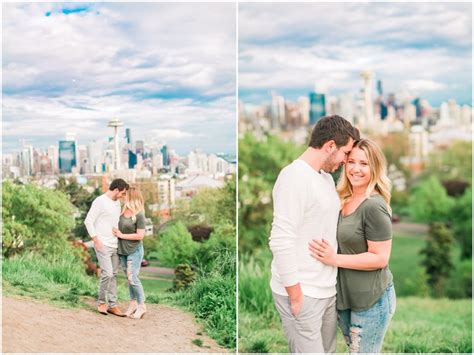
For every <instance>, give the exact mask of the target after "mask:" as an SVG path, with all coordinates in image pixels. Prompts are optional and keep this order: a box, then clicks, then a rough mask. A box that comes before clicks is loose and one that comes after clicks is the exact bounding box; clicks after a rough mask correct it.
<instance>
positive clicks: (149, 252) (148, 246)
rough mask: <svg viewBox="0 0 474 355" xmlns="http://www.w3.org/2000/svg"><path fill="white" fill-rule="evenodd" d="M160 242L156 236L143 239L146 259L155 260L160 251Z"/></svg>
mask: <svg viewBox="0 0 474 355" xmlns="http://www.w3.org/2000/svg"><path fill="white" fill-rule="evenodd" d="M158 245H159V243H158V240H157V239H156V238H155V237H154V236H149V235H147V236H146V237H144V238H143V250H144V251H145V254H144V256H143V257H144V259H146V260H150V259H153V258H154V256H155V255H156V252H157V250H158Z"/></svg>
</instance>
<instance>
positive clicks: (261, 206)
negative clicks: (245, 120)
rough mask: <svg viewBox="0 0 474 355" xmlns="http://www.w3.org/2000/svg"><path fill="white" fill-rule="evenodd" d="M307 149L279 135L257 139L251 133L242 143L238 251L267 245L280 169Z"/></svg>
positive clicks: (240, 152)
mask: <svg viewBox="0 0 474 355" xmlns="http://www.w3.org/2000/svg"><path fill="white" fill-rule="evenodd" d="M304 150H305V147H304V146H300V145H297V144H295V143H293V142H285V141H283V140H282V139H280V138H278V137H276V136H265V137H264V139H263V140H257V138H255V137H254V136H253V135H252V134H251V133H247V134H245V136H244V137H243V138H242V139H240V141H239V179H240V181H239V250H240V251H252V250H254V249H255V248H256V247H261V246H264V245H266V244H267V241H268V235H269V232H270V225H271V222H272V216H273V211H272V189H273V184H274V183H275V181H276V178H277V176H278V174H279V172H280V170H281V169H282V168H283V167H284V166H285V165H288V164H289V163H291V162H292V161H293V160H294V159H296V158H297V157H298V156H299V155H300V154H301V153H302V152H303V151H304Z"/></svg>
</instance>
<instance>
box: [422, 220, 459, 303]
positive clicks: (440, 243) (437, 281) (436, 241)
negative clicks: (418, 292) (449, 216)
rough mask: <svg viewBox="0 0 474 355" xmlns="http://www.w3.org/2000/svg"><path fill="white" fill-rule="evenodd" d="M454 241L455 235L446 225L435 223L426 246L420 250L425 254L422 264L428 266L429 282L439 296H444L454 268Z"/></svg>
mask: <svg viewBox="0 0 474 355" xmlns="http://www.w3.org/2000/svg"><path fill="white" fill-rule="evenodd" d="M453 242H454V239H453V235H452V233H451V231H450V230H449V229H448V228H447V227H446V225H444V224H443V223H433V224H432V225H431V227H430V233H429V237H428V240H427V242H426V246H425V248H424V249H423V250H421V252H420V253H421V254H423V255H424V259H423V260H422V264H423V265H424V266H425V268H426V273H427V275H428V284H429V285H430V286H431V287H432V289H433V293H434V295H435V296H438V297H440V296H442V294H443V289H444V283H445V281H446V278H447V277H448V276H449V274H450V273H451V270H452V268H453V263H452V261H451V250H452V247H453Z"/></svg>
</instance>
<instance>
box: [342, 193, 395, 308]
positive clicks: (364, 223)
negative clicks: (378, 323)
mask: <svg viewBox="0 0 474 355" xmlns="http://www.w3.org/2000/svg"><path fill="white" fill-rule="evenodd" d="M390 239H392V220H391V217H390V213H389V211H388V208H387V204H386V202H385V200H384V199H383V197H382V196H381V195H379V194H376V195H372V196H371V197H370V198H368V199H366V200H364V201H363V202H362V203H361V204H360V205H359V206H358V207H357V208H356V210H355V211H354V212H352V213H351V214H349V215H347V216H345V217H344V216H343V215H342V211H341V212H340V213H339V221H338V228H337V243H338V246H339V251H338V253H339V254H360V253H365V252H367V251H368V245H367V241H368V240H370V241H384V240H390ZM392 280H393V277H392V273H391V272H390V270H389V268H388V265H387V266H385V267H384V268H383V269H378V270H374V271H362V270H352V269H344V268H339V270H338V275H337V309H338V310H345V309H351V310H353V311H363V310H367V309H369V308H370V307H372V306H373V305H374V304H375V303H376V302H377V300H378V299H379V298H380V297H381V296H382V294H383V292H384V290H385V289H386V288H387V286H388V285H389V284H390V283H391V282H392Z"/></svg>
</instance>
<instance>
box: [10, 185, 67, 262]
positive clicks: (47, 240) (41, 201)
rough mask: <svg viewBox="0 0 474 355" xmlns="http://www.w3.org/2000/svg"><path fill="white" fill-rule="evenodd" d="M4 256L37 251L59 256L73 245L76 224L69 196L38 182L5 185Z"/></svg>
mask: <svg viewBox="0 0 474 355" xmlns="http://www.w3.org/2000/svg"><path fill="white" fill-rule="evenodd" d="M2 202H3V210H2V214H3V223H4V231H5V234H4V240H3V242H2V246H3V255H4V256H5V257H9V256H11V255H13V254H15V253H21V252H24V251H35V252H38V253H39V254H41V255H47V254H50V255H58V254H61V253H62V252H63V251H64V249H68V248H70V246H69V244H68V242H67V238H68V236H69V235H70V232H71V229H72V227H73V226H74V220H73V217H72V206H71V203H70V202H69V200H68V198H67V196H65V195H64V194H63V193H61V192H58V191H51V190H48V189H44V188H41V187H38V186H35V185H31V184H29V185H14V184H12V183H10V182H5V183H4V184H3V195H2Z"/></svg>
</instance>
